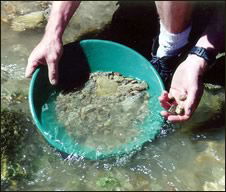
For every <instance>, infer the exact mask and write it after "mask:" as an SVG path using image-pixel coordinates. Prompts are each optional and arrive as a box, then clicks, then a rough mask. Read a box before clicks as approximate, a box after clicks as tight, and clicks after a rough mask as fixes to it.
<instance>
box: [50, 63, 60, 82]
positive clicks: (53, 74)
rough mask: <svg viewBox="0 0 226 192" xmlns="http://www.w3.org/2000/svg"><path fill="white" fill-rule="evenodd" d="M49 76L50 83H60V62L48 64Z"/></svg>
mask: <svg viewBox="0 0 226 192" xmlns="http://www.w3.org/2000/svg"><path fill="white" fill-rule="evenodd" d="M48 75H49V81H50V83H51V84H52V85H56V84H57V83H58V62H56V61H54V62H49V63H48Z"/></svg>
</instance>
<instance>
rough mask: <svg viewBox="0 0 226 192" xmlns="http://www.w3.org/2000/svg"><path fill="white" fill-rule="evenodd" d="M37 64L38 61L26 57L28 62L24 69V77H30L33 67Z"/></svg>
mask: <svg viewBox="0 0 226 192" xmlns="http://www.w3.org/2000/svg"><path fill="white" fill-rule="evenodd" d="M38 65H39V62H38V61H32V60H30V59H28V64H27V67H26V70H25V77H26V78H29V77H31V76H32V74H33V72H34V71H35V69H36V68H37V67H38Z"/></svg>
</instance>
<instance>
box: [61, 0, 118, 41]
mask: <svg viewBox="0 0 226 192" xmlns="http://www.w3.org/2000/svg"><path fill="white" fill-rule="evenodd" d="M116 3H117V1H95V2H94V1H82V2H81V3H80V5H79V7H78V9H77V10H76V13H75V14H74V15H73V17H72V18H71V20H70V22H69V25H68V27H67V28H66V30H65V32H64V35H63V42H64V43H69V42H73V41H75V40H78V39H79V38H80V37H81V36H82V35H84V34H86V33H89V32H98V31H101V30H102V29H103V28H104V27H105V26H106V25H107V24H108V23H110V22H111V19H112V16H113V14H114V12H115V11H116V10H117V8H118V6H117V5H116Z"/></svg>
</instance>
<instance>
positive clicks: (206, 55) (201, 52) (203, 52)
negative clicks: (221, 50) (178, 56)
mask: <svg viewBox="0 0 226 192" xmlns="http://www.w3.org/2000/svg"><path fill="white" fill-rule="evenodd" d="M189 54H195V55H198V56H199V57H202V58H203V59H205V60H206V62H207V64H208V65H210V64H211V63H213V62H214V60H215V59H216V55H217V54H216V53H215V52H214V51H212V50H207V49H205V48H203V47H196V46H194V47H192V49H191V50H190V51H189Z"/></svg>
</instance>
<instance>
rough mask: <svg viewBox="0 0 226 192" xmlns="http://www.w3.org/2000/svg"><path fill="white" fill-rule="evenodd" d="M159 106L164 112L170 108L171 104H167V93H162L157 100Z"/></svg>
mask: <svg viewBox="0 0 226 192" xmlns="http://www.w3.org/2000/svg"><path fill="white" fill-rule="evenodd" d="M158 99H159V102H160V105H161V106H162V107H163V108H165V109H166V110H168V109H169V108H170V106H171V104H170V103H169V102H168V100H169V98H168V92H167V91H163V92H162V94H161V96H160V97H159V98H158Z"/></svg>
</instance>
